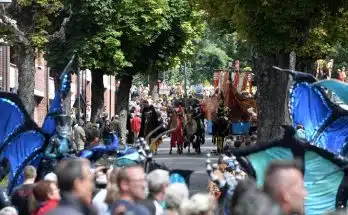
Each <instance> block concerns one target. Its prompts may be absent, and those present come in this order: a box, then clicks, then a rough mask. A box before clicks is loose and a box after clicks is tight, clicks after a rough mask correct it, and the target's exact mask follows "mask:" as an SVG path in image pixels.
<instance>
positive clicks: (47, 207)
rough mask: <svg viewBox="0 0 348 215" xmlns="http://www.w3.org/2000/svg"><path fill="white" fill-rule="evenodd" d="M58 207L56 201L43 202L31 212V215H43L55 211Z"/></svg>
mask: <svg viewBox="0 0 348 215" xmlns="http://www.w3.org/2000/svg"><path fill="white" fill-rule="evenodd" d="M57 205H58V200H48V201H47V202H44V203H43V204H42V205H41V206H40V208H39V209H37V211H36V212H33V213H32V214H31V215H45V214H47V213H49V212H50V211H51V210H53V209H55V208H56V207H57Z"/></svg>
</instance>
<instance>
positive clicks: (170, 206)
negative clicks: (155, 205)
mask: <svg viewBox="0 0 348 215" xmlns="http://www.w3.org/2000/svg"><path fill="white" fill-rule="evenodd" d="M188 197H189V190H188V188H187V186H186V184H181V183H175V184H171V185H169V186H168V188H167V190H166V196H165V202H166V206H167V210H166V211H165V213H164V214H166V215H179V211H180V205H181V204H182V203H183V202H185V201H187V200H188Z"/></svg>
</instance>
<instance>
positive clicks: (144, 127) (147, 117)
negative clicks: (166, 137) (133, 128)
mask: <svg viewBox="0 0 348 215" xmlns="http://www.w3.org/2000/svg"><path fill="white" fill-rule="evenodd" d="M160 125H161V122H160V121H159V119H158V115H157V112H156V110H155V108H154V106H153V105H144V108H143V111H142V115H141V126H140V132H139V137H144V138H145V137H146V136H147V135H148V134H149V133H150V132H151V131H153V130H154V129H156V128H157V127H159V126H160ZM163 131H164V127H163V128H160V129H159V130H158V131H157V132H154V133H153V134H152V135H151V136H150V137H149V142H150V143H151V151H152V152H153V153H156V152H157V149H158V146H159V144H160V142H158V141H156V142H153V141H152V140H153V139H154V138H155V137H156V136H157V135H158V134H160V133H162V132H163Z"/></svg>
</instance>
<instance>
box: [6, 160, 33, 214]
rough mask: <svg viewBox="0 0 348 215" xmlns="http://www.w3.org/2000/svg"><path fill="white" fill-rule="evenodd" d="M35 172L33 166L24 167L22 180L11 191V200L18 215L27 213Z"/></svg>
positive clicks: (28, 211) (28, 212)
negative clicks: (20, 183) (21, 182)
mask: <svg viewBox="0 0 348 215" xmlns="http://www.w3.org/2000/svg"><path fill="white" fill-rule="evenodd" d="M36 176H37V173H36V169H35V167H33V166H26V167H25V168H24V182H23V184H22V185H20V186H19V187H16V188H15V189H14V191H13V192H12V196H11V201H12V204H13V205H14V206H15V207H16V208H17V210H18V213H19V214H20V215H29V214H30V210H29V199H30V196H31V195H32V191H33V188H34V186H35V185H34V183H35V179H36Z"/></svg>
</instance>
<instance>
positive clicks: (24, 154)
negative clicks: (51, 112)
mask: <svg viewBox="0 0 348 215" xmlns="http://www.w3.org/2000/svg"><path fill="white" fill-rule="evenodd" d="M0 108H1V110H2V111H3V113H4V114H1V116H0V163H1V164H6V165H5V166H6V167H7V168H4V167H3V168H2V169H1V171H2V172H1V176H2V177H4V176H5V175H7V174H9V183H8V191H9V192H10V191H11V189H12V188H13V187H14V186H16V185H18V184H20V183H21V182H22V180H23V175H22V174H23V168H24V167H25V166H26V165H28V164H31V165H34V166H35V167H38V165H39V161H40V160H41V150H42V148H43V146H44V143H45V142H46V140H47V138H46V136H44V135H43V133H42V132H41V131H40V129H39V128H38V127H37V125H36V124H35V122H34V121H33V120H32V119H31V118H30V116H29V115H28V113H27V112H26V110H25V108H24V106H23V104H22V102H21V100H20V99H19V98H18V96H17V95H15V94H11V93H5V92H1V93H0ZM1 179H2V178H1Z"/></svg>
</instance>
